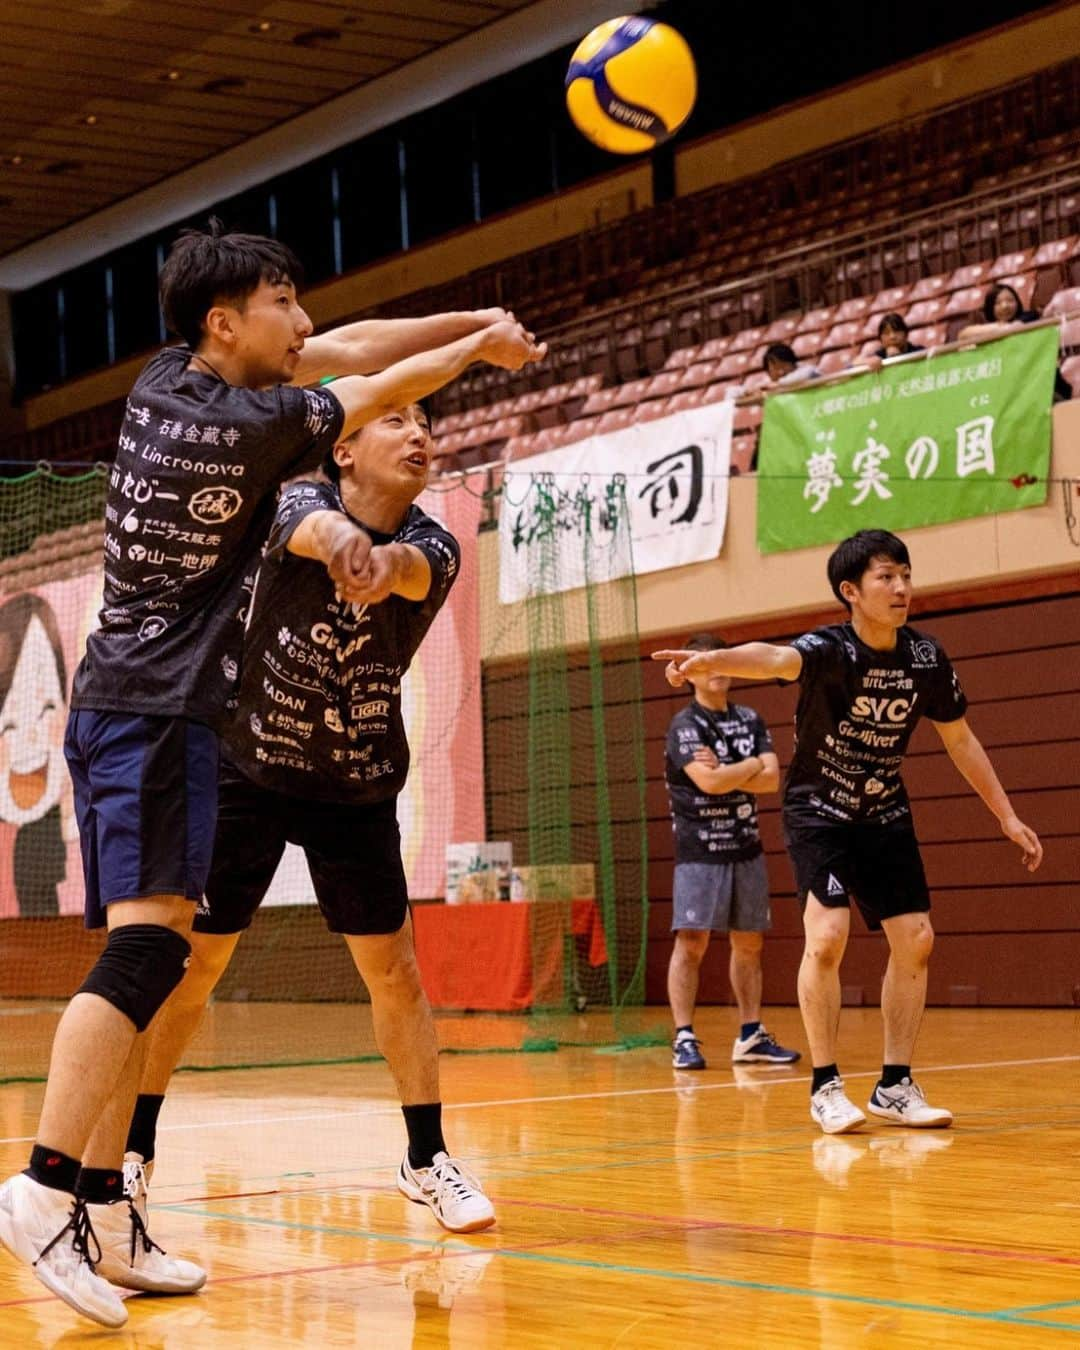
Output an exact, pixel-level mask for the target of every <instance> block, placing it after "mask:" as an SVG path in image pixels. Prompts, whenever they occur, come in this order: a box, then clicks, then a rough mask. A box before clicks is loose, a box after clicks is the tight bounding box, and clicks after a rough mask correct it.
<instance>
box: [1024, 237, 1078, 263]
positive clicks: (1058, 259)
mask: <svg viewBox="0 0 1080 1350" xmlns="http://www.w3.org/2000/svg"><path fill="white" fill-rule="evenodd" d="M1078 247H1080V235H1076V234H1071V235H1069V237H1068V238H1067V239H1051V240H1050V241H1049V242H1048V243H1046V244H1041V245H1040V246H1039V247H1038V248H1037V249H1036V250H1035V256H1034V257H1033V258H1032V260H1031V265H1032V267H1053V266H1054V265H1055V264H1064V263H1066V262H1068V260H1069V259H1070V258H1071V257H1073V256H1074V254H1075V252H1076V250H1077V248H1078Z"/></svg>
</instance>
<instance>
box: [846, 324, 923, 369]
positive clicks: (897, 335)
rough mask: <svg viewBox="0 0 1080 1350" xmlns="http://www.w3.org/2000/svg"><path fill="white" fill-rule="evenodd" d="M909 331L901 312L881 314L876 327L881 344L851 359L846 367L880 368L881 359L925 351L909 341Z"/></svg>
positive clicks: (890, 358) (886, 359) (888, 359)
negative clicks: (868, 353)
mask: <svg viewBox="0 0 1080 1350" xmlns="http://www.w3.org/2000/svg"><path fill="white" fill-rule="evenodd" d="M909 332H910V330H909V329H908V326H907V320H906V319H905V318H904V316H903V315H902V314H896V313H894V312H891V313H889V314H883V315H882V316H881V322H880V323H879V324H878V329H877V335H878V341H879V342H880V343H881V346H880V347H879V348H878V349H877V351H876V352H871V353H870V355H868V356H863V357H860V358H859V359H858V360H856V361H853V362H852V363H851V365H850V366H849V367H848V369H849V370H863V369H866V370H880V369H881V365H882V362H883V361H891V360H892V359H893V358H894V357H897V356H910V355H911V353H912V352H923V351H925V350H926V348H925V347H920V346H919V344H918V343H917V342H912V341H911V338H910V337H909Z"/></svg>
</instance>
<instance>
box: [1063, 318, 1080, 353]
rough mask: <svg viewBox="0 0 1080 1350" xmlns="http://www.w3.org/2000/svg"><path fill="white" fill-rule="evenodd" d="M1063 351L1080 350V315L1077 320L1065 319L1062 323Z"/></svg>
mask: <svg viewBox="0 0 1080 1350" xmlns="http://www.w3.org/2000/svg"><path fill="white" fill-rule="evenodd" d="M1061 349H1062V351H1076V350H1080V315H1077V317H1076V318H1075V319H1063V320H1062V322H1061Z"/></svg>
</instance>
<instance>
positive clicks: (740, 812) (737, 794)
mask: <svg viewBox="0 0 1080 1350" xmlns="http://www.w3.org/2000/svg"><path fill="white" fill-rule="evenodd" d="M703 748H704V749H708V750H711V751H712V752H713V754H715V755H716V758H717V759H718V760H719V761H720V763H721V764H738V763H739V761H740V760H743V759H749V758H750V757H751V756H752V755H763V754H768V753H769V752H771V750H772V748H773V746H772V740H771V738H770V736H769V731H768V728H767V727H766V725H765V723H764V722H763V721H762V719H761V716H760V714H759V713H756V712H755V711H754V709H753V708H745V707H743V706H742V704H739V703H730V704H728V706H727V708H726V709H718V708H703V707H702V706H701V704H700V703H698V702H697V701H696V700H693V701H691V702H690V703H689V704H687V706H686V707H685V708H683V710H682V711H681V712H678V713H676V714H675V716H674V717H673V718H672V719H671V725H670V726H669V727H668V733H667V747H666V754H665V756H664V776H665V778H666V780H667V788H668V795H669V797H670V799H671V824H672V829H673V830H674V832H675V861H676V862H681V863H682V862H736V861H740V860H743V859H747V858H756V857H757V856H758V854H759V853H760V852H761V835H760V833H759V832H758V817H757V798H756V797H755V796H754V794H753V793H752V792H743V791H741V790H739V789H736V790H735V791H734V792H724V793H716V792H703V791H702V790H701V788H699V787H698V785H697V784H696V783H695V782H694V781H693V779H691V778H690V776H689V775H688V774H687V773H686V765H687V764H691V763H692V762H693V759H694V755H695V752H696V751H698V750H701V749H703Z"/></svg>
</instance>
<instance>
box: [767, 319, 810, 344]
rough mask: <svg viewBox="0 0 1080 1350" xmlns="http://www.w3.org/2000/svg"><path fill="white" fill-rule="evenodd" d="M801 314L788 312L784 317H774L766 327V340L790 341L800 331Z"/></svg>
mask: <svg viewBox="0 0 1080 1350" xmlns="http://www.w3.org/2000/svg"><path fill="white" fill-rule="evenodd" d="M801 319H802V315H801V314H788V315H787V316H786V317H785V318H783V319H774V320H773V322H772V323H771V324H769V326H768V328H766V329H765V341H766V342H790V341H791V339H792V338H793V337H794V336H795V334H796V333H797V332H798V331H799V324H800V321H801Z"/></svg>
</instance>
